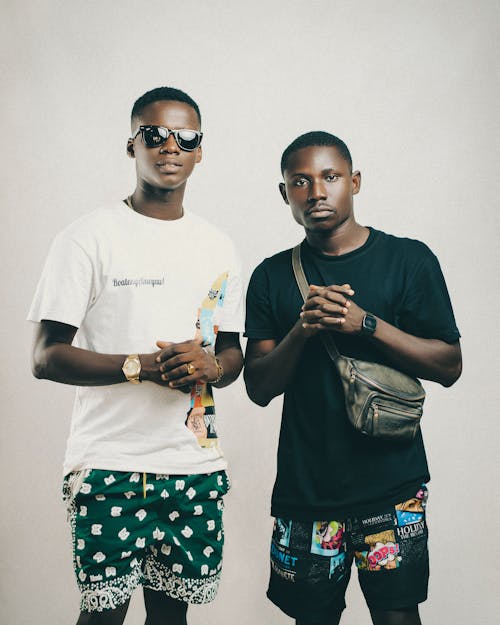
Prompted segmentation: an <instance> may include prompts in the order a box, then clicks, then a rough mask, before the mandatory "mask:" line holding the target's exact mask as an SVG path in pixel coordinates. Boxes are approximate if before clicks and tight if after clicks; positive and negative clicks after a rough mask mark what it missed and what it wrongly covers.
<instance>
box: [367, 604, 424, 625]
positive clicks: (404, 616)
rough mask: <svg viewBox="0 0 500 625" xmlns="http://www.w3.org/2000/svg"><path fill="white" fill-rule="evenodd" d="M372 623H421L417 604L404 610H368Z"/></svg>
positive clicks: (382, 624)
mask: <svg viewBox="0 0 500 625" xmlns="http://www.w3.org/2000/svg"><path fill="white" fill-rule="evenodd" d="M370 614H371V617H372V622H373V625H422V621H421V620H420V615H419V613H418V605H416V606H414V607H412V608H406V609H404V610H370Z"/></svg>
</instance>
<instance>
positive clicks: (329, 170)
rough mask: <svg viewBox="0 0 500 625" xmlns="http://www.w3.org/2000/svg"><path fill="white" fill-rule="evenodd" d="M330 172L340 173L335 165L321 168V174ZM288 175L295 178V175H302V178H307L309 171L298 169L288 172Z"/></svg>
mask: <svg viewBox="0 0 500 625" xmlns="http://www.w3.org/2000/svg"><path fill="white" fill-rule="evenodd" d="M332 172H333V173H335V174H340V173H341V172H340V170H338V169H336V168H335V167H326V168H325V169H322V170H321V173H322V174H323V175H325V174H331V173H332ZM290 176H291V177H292V178H296V177H297V176H303V177H304V178H309V177H310V176H311V174H310V173H308V174H306V173H304V172H300V171H298V172H290Z"/></svg>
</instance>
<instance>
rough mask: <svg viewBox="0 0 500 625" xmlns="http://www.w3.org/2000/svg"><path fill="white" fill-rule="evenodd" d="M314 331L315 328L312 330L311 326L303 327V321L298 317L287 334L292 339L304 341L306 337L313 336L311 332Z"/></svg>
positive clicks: (313, 332)
mask: <svg viewBox="0 0 500 625" xmlns="http://www.w3.org/2000/svg"><path fill="white" fill-rule="evenodd" d="M316 332H317V330H313V329H312V328H304V321H303V320H302V318H300V317H299V319H298V320H297V323H296V324H295V325H294V326H293V328H292V329H291V330H290V332H289V336H290V338H292V339H293V340H296V341H298V342H301V343H305V342H306V341H307V339H308V338H309V337H311V336H313V334H316Z"/></svg>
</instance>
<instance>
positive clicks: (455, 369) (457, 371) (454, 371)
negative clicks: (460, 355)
mask: <svg viewBox="0 0 500 625" xmlns="http://www.w3.org/2000/svg"><path fill="white" fill-rule="evenodd" d="M461 375H462V359H460V360H459V361H458V362H457V363H455V364H454V365H453V366H452V367H449V368H448V369H447V371H446V374H445V375H444V376H443V377H442V379H441V380H439V382H440V384H441V386H444V387H445V388H450V386H453V384H455V382H456V381H457V380H458V378H459V377H460V376H461Z"/></svg>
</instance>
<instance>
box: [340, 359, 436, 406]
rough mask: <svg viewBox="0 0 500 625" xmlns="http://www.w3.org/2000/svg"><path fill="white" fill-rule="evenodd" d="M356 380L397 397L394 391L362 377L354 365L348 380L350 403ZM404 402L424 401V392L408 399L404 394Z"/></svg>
mask: <svg viewBox="0 0 500 625" xmlns="http://www.w3.org/2000/svg"><path fill="white" fill-rule="evenodd" d="M356 378H359V379H360V380H362V381H363V382H365V383H366V384H368V385H369V386H371V387H372V388H375V389H378V390H379V391H382V392H383V393H387V394H388V395H392V396H393V397H398V395H397V394H396V393H395V392H394V389H391V388H389V387H388V386H384V385H383V384H379V383H378V382H376V381H375V380H372V379H371V378H369V377H367V376H365V375H363V374H362V373H360V372H359V371H358V370H357V369H356V368H355V367H354V365H351V378H350V380H349V400H350V402H351V403H352V400H353V395H354V383H355V382H356ZM404 396H405V398H407V399H406V401H409V402H411V401H420V400H422V399H424V397H425V392H424V393H422V394H421V395H418V396H417V397H412V398H410V397H409V396H408V395H407V394H406V393H405V394H404Z"/></svg>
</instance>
